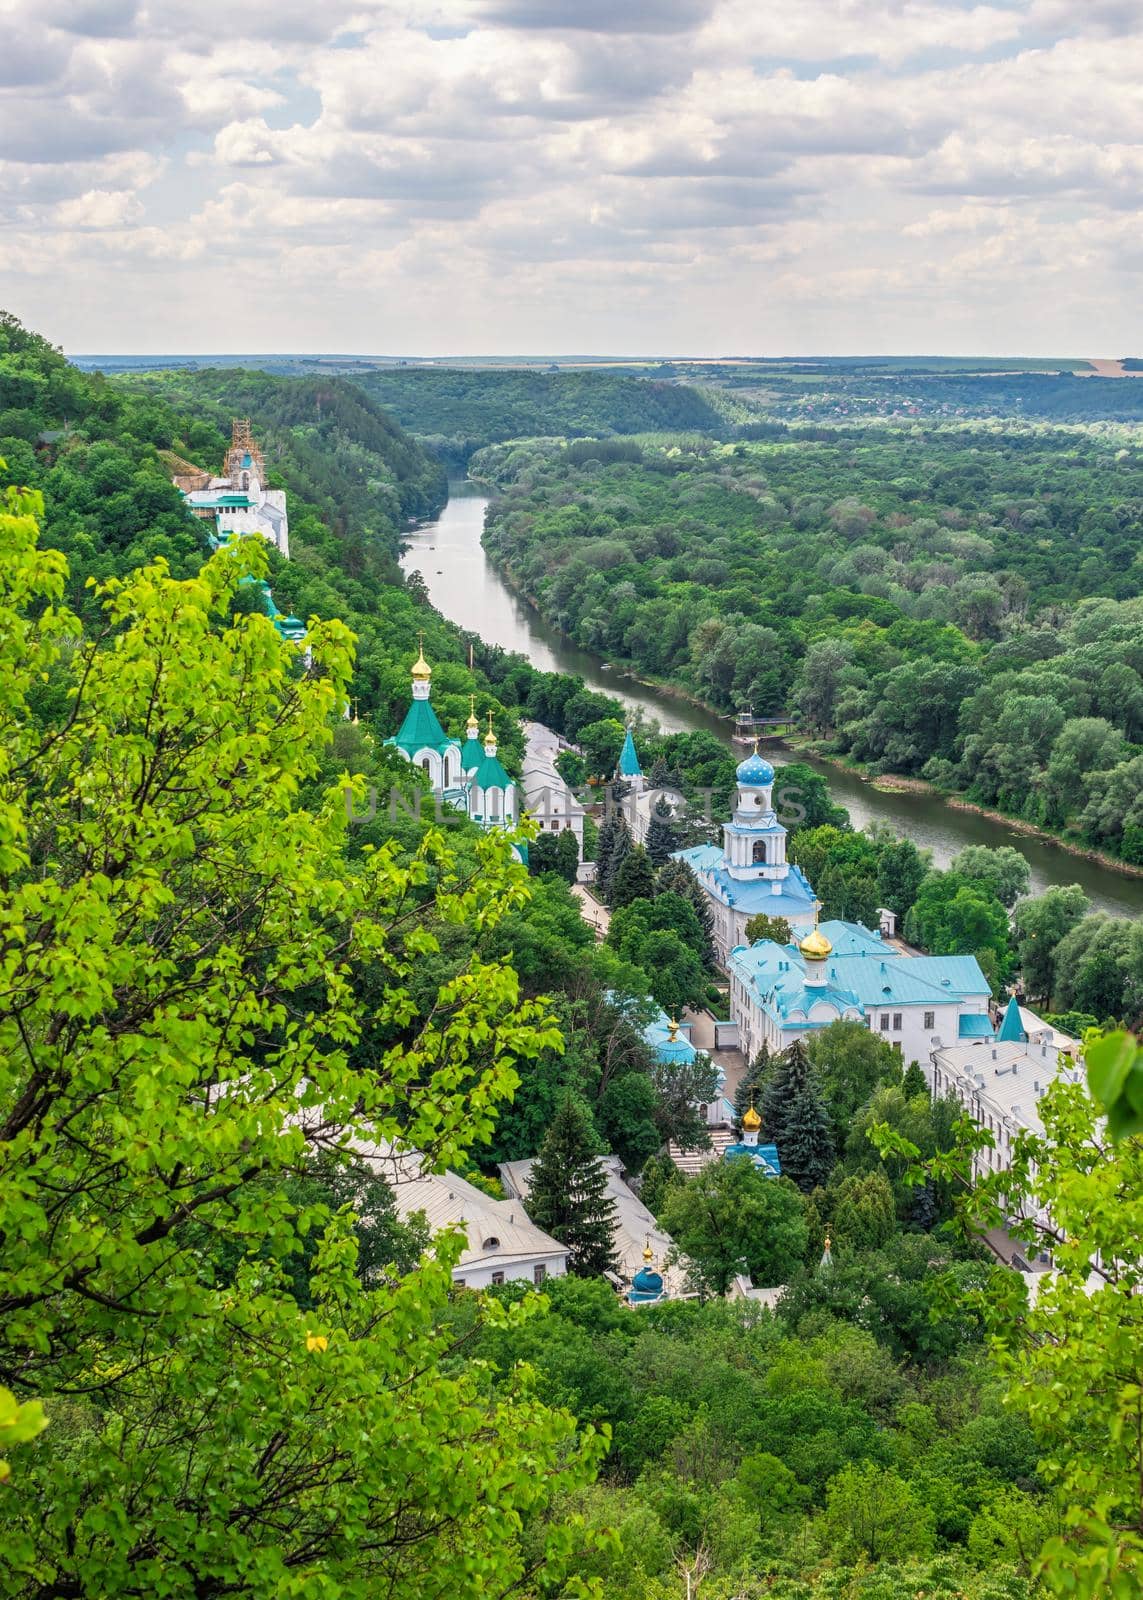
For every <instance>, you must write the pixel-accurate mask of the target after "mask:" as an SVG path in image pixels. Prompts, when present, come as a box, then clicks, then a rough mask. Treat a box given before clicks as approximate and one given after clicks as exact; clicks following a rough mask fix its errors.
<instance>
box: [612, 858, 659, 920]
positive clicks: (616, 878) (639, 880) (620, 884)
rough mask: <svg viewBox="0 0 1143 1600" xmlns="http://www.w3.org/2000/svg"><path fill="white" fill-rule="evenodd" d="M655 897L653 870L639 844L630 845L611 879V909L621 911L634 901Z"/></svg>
mask: <svg viewBox="0 0 1143 1600" xmlns="http://www.w3.org/2000/svg"><path fill="white" fill-rule="evenodd" d="M654 897H655V869H654V867H652V865H651V860H650V857H649V856H648V854H647V852H646V850H644V848H643V846H642V845H641V844H635V845H632V846H631V848H630V849H629V850H628V851H627V853H626V855H625V856H624V857H623V860H622V862H621V863H620V866H619V869H618V871H617V872H616V873H615V874H614V875H613V877H612V879H611V909H612V910H613V911H621V910H622V909H623V907H624V906H629V905H631V904H633V902H634V901H636V900H653V899H654Z"/></svg>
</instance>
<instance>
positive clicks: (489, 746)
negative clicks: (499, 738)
mask: <svg viewBox="0 0 1143 1600" xmlns="http://www.w3.org/2000/svg"><path fill="white" fill-rule="evenodd" d="M484 753H485V755H486V756H494V755H495V754H496V735H495V734H494V733H493V731H492V712H491V711H490V712H489V713H488V732H487V733H486V734H485V735H484Z"/></svg>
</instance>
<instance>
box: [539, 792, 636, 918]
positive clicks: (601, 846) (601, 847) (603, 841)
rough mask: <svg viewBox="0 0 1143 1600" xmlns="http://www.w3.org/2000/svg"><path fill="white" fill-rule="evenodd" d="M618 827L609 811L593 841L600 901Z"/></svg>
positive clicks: (609, 871)
mask: <svg viewBox="0 0 1143 1600" xmlns="http://www.w3.org/2000/svg"><path fill="white" fill-rule="evenodd" d="M618 827H619V818H618V816H617V815H616V813H615V812H614V811H609V812H608V813H607V814H606V815H605V817H604V819H603V821H602V822H601V823H600V825H599V834H598V836H597V838H596V841H595V883H596V887H597V888H598V890H599V893H600V897H601V898H602V899H606V898H607V895H606V886H607V883H608V881H609V879H610V874H611V858H612V855H613V854H614V851H615V838H616V833H617V831H618ZM529 853H530V852H529Z"/></svg>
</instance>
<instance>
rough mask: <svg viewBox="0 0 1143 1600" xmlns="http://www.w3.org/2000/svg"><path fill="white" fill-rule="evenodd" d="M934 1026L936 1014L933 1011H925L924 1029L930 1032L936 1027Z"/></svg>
mask: <svg viewBox="0 0 1143 1600" xmlns="http://www.w3.org/2000/svg"><path fill="white" fill-rule="evenodd" d="M936 1025H937V1014H936V1012H935V1011H926V1012H925V1027H926V1029H927V1030H928V1031H930V1032H931V1031H932V1029H933V1028H935V1027H936Z"/></svg>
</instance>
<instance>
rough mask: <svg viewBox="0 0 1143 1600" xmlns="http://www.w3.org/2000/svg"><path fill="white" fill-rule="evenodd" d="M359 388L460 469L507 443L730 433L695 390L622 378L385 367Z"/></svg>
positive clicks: (608, 374)
mask: <svg viewBox="0 0 1143 1600" xmlns="http://www.w3.org/2000/svg"><path fill="white" fill-rule="evenodd" d="M354 381H355V382H357V383H359V384H360V386H361V387H362V389H364V391H365V393H366V394H367V395H369V397H370V398H371V399H373V400H375V401H376V402H377V403H378V405H381V406H384V407H386V408H387V409H389V410H391V411H392V413H393V415H394V416H395V417H396V418H397V420H398V422H400V424H401V426H402V427H404V428H407V429H408V430H409V432H410V433H413V434H416V435H417V437H418V438H419V439H421V440H422V442H424V443H425V444H427V445H428V446H429V447H430V448H431V449H432V450H434V451H435V452H436V453H437V454H438V455H440V456H441V457H442V459H444V460H445V461H447V462H448V463H449V464H450V466H454V467H457V468H461V467H463V466H464V464H465V462H467V461H468V459H469V457H470V456H471V455H472V453H473V451H474V450H478V449H479V448H480V447H481V445H486V444H494V443H496V442H497V441H499V440H502V439H522V438H531V437H534V436H536V435H543V434H546V435H549V436H552V437H554V438H569V439H574V438H578V437H579V436H580V435H599V436H601V437H606V436H608V435H610V434H614V433H647V432H650V433H654V432H658V431H663V430H671V429H680V428H681V429H692V428H693V429H696V430H698V431H715V432H717V431H718V430H720V429H721V427H722V426H723V418H722V416H721V415H720V413H719V411H718V410H717V409H716V408H715V407H714V406H713V405H712V404H711V403H710V400H709V399H708V398H707V397H706V396H705V395H703V394H701V393H699V391H698V390H696V389H694V388H692V387H690V386H689V385H683V384H675V383H669V382H665V381H661V380H646V379H642V378H634V377H631V376H629V375H628V374H626V373H619V372H489V371H484V370H481V371H472V370H469V369H466V368H454V367H448V368H423V367H396V368H392V367H386V368H383V369H381V370H379V371H376V372H371V373H369V374H368V375H367V376H364V377H360V378H357V379H355V380H354Z"/></svg>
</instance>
